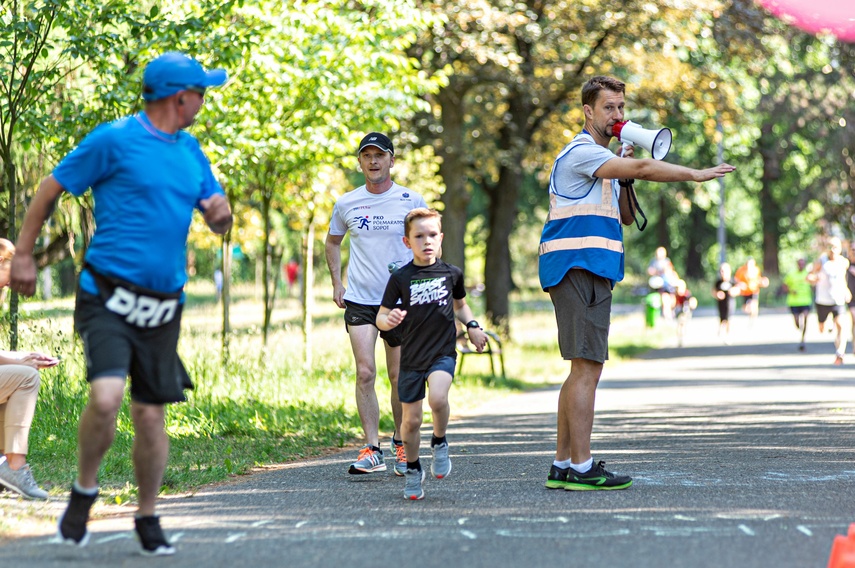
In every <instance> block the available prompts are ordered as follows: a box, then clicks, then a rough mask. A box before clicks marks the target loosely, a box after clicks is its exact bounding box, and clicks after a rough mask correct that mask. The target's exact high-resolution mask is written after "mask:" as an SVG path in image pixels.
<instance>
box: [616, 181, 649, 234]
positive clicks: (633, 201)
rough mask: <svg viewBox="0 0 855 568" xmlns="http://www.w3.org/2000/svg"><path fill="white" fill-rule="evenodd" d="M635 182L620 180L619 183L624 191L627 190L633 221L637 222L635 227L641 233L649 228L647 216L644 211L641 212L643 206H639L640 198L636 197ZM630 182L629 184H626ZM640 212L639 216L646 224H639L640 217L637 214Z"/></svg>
mask: <svg viewBox="0 0 855 568" xmlns="http://www.w3.org/2000/svg"><path fill="white" fill-rule="evenodd" d="M633 181H635V180H620V181H619V182H618V183H619V184H620V186H621V187H622V188H623V189H626V190H627V192H628V194H627V197H628V198H629V199H628V200H627V201H628V202H629V212H630V214H631V215H632V220H633V221H635V226H636V227H638V230H639V231H643V230H644V229H645V227H647V215H645V214H644V211H642V210H641V205H639V204H638V197H637V196H636V195H635V188H634V187H632V182H633ZM626 182H628V183H626ZM636 211H638V214H639V215H641V218H642V219H644V223H642V224H640V225H639V223H638V217H636V215H635V212H636Z"/></svg>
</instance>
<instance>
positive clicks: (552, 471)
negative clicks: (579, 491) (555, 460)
mask: <svg viewBox="0 0 855 568" xmlns="http://www.w3.org/2000/svg"><path fill="white" fill-rule="evenodd" d="M569 473H570V468H569V467H568V468H560V467H558V466H556V465H554V464H553V466H552V467H550V468H549V475H548V476H546V483H544V485H545V486H546V488H547V489H565V488H566V487H567V475H568V474H569Z"/></svg>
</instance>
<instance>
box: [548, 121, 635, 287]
mask: <svg viewBox="0 0 855 568" xmlns="http://www.w3.org/2000/svg"><path fill="white" fill-rule="evenodd" d="M593 143H594V142H593V141H591V140H590V139H588V138H584V137H577V138H576V139H574V140H573V141H572V142H571V143H570V144H568V145H567V147H566V148H564V150H562V152H561V153H560V154H559V155H558V158H556V159H555V164H554V165H553V166H552V173H551V174H550V176H549V216H548V217H547V219H546V224H545V225H544V227H543V233H542V234H541V237H540V259H539V273H540V285H541V287H542V288H543V289H544V290H546V289H547V288H549V287H551V286H555V285H556V284H558V283H559V282H561V280H562V279H563V278H564V275H565V274H567V271H568V270H570V269H571V268H582V269H584V270H587V271H589V272H592V273H594V274H596V275H598V276H601V277H603V278H606V279H608V280H609V281H610V282H611V285H612V287H614V285H615V283H617V282H619V281H621V280H623V271H624V259H623V227H622V226H621V224H620V209H619V204H618V197H619V195H620V194H619V193H618V191H619V189H618V188H615V187H614V186H615V185H616V184H613V183H612V180H610V179H603V180H599V181H601V183H600V184H599V189H600V191H596V189H597V185H598V183H597V181H598V180H596V179H595V180H594V181H593V183H592V185H591V188H590V191H588V193H587V194H586V195H585V196H584V197H582V198H579V199H573V198H570V197H567V196H563V195H561V194H560V193H558V191H557V188H556V187H555V184H554V179H553V176H554V174H555V167H556V165H557V164H558V161H559V160H560V159H561V158H563V157H564V156H566V155H567V154H568V153H569V152H570V151H571V150H573V148H576V147H578V146H579V145H581V144H593ZM559 199H560V200H561V201H559ZM570 200H572V201H576V202H577V203H572V204H566V202H567V201H570ZM562 203H563V204H562Z"/></svg>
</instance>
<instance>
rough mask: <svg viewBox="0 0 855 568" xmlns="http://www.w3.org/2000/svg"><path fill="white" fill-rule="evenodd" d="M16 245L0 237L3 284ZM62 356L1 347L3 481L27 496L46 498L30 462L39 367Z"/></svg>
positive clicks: (0, 467) (0, 462)
mask: <svg viewBox="0 0 855 568" xmlns="http://www.w3.org/2000/svg"><path fill="white" fill-rule="evenodd" d="M14 254H15V245H13V244H12V241H9V240H7V239H0V287H2V288H5V287H6V286H8V285H9V268H10V267H11V265H12V256H14ZM57 363H59V359H56V358H54V357H51V356H49V355H43V354H41V353H18V352H14V351H0V444H2V446H0V485H2V486H3V487H5V488H6V489H9V490H11V491H14V492H16V493H19V494H21V495H22V496H24V497H26V498H27V499H47V498H48V494H47V491H44V490H43V489H40V488H39V486H38V484H36V480H35V479H34V478H33V472H32V471H30V466H29V465H28V464H27V449H28V442H29V437H30V425H31V424H32V423H33V416H34V415H35V412H36V399H37V398H38V396H39V384H40V383H41V379H40V378H39V369H44V368H46V367H53V366H54V365H56V364H57Z"/></svg>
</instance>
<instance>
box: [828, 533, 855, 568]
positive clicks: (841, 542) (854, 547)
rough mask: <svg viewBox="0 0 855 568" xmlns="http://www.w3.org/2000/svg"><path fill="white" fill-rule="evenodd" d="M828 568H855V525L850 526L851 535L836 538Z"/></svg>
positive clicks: (840, 535)
mask: <svg viewBox="0 0 855 568" xmlns="http://www.w3.org/2000/svg"><path fill="white" fill-rule="evenodd" d="M828 568H855V523H853V524H851V525H849V534H848V535H846V536H843V535H842V534H839V535H837V536H836V537H834V544H833V545H831V556H830V557H829V558H828Z"/></svg>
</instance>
